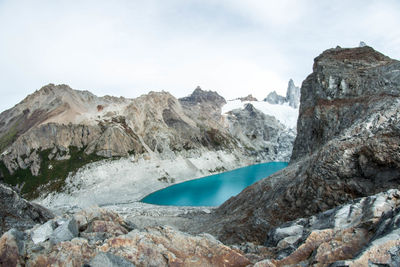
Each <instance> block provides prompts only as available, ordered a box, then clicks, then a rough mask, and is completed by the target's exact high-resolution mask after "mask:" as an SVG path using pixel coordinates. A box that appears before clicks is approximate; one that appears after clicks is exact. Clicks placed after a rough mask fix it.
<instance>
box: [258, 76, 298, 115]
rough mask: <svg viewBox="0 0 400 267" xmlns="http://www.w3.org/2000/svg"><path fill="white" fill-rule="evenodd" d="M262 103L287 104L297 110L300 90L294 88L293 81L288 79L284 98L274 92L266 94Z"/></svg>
mask: <svg viewBox="0 0 400 267" xmlns="http://www.w3.org/2000/svg"><path fill="white" fill-rule="evenodd" d="M264 101H265V102H268V103H270V104H279V105H282V104H284V103H288V104H289V106H291V107H292V108H298V107H299V104H300V88H299V87H297V86H295V85H294V82H293V80H292V79H290V80H289V82H288V88H287V90H286V97H284V96H281V95H278V93H277V92H276V91H273V92H271V93H269V94H268V96H267V97H266V98H265V99H264Z"/></svg>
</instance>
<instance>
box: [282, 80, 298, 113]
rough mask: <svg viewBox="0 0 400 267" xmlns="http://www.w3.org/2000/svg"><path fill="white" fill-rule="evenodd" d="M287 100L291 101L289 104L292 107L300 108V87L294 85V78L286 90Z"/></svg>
mask: <svg viewBox="0 0 400 267" xmlns="http://www.w3.org/2000/svg"><path fill="white" fill-rule="evenodd" d="M285 100H286V102H288V103H289V106H291V107H292V108H298V107H299V104H300V87H297V86H295V85H294V82H293V80H292V79H290V80H289V83H288V88H287V91H286V99H285Z"/></svg>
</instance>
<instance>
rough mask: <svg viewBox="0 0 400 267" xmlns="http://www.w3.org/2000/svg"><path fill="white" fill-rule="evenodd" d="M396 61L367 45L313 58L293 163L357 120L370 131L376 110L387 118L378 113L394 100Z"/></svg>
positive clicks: (303, 92) (303, 94) (398, 79)
mask: <svg viewBox="0 0 400 267" xmlns="http://www.w3.org/2000/svg"><path fill="white" fill-rule="evenodd" d="M399 64H400V63H399V62H398V61H396V60H392V59H390V58H389V57H386V56H384V55H382V54H381V53H379V52H376V51H375V50H373V49H372V48H371V47H367V46H365V47H360V48H356V49H330V50H328V51H325V52H324V53H323V54H322V55H320V56H319V57H317V58H316V59H315V60H314V66H313V73H312V74H311V75H309V76H308V77H307V78H306V80H305V81H304V82H303V85H302V88H301V106H300V112H299V119H298V124H297V131H298V136H297V138H296V143H295V146H294V149H293V155H292V161H295V160H297V159H299V158H302V157H304V156H306V155H310V154H311V153H313V152H314V151H316V150H318V149H319V148H320V147H321V146H323V145H324V144H325V143H326V142H327V141H329V140H331V139H333V138H335V137H339V136H340V135H344V134H345V133H344V131H346V130H348V128H350V127H352V126H354V125H355V124H356V123H357V124H359V125H360V127H362V126H363V128H367V129H365V131H364V134H369V129H368V128H371V129H372V127H373V126H374V125H371V126H372V127H369V126H370V125H368V123H369V121H368V120H373V119H376V117H375V115H376V113H378V114H382V115H383V116H385V115H386V113H387V112H385V113H383V112H379V111H380V110H382V109H390V108H392V106H393V105H394V104H395V103H397V101H398V96H399V94H400V90H399V86H400V75H399V73H398V69H399ZM388 115H390V114H388ZM371 123H374V122H373V121H371ZM378 123H379V122H378ZM375 124H376V123H375ZM359 131H360V132H361V131H362V129H360V130H359ZM348 134H351V133H348ZM354 134H355V133H354Z"/></svg>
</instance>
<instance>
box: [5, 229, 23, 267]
mask: <svg viewBox="0 0 400 267" xmlns="http://www.w3.org/2000/svg"><path fill="white" fill-rule="evenodd" d="M24 239H25V237H24V233H22V232H20V231H18V230H16V229H10V230H9V231H7V232H6V233H4V234H3V236H2V237H1V238H0V266H21V265H23V258H24V257H23V255H24V250H25V242H24Z"/></svg>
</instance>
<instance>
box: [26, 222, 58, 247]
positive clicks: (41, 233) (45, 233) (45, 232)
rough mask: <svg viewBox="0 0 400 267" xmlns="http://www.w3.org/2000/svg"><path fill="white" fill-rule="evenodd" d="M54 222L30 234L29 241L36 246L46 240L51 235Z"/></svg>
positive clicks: (41, 226)
mask: <svg viewBox="0 0 400 267" xmlns="http://www.w3.org/2000/svg"><path fill="white" fill-rule="evenodd" d="M53 230H54V222H53V221H48V222H46V223H45V224H43V225H40V226H39V227H38V228H36V229H34V230H33V231H32V232H31V239H32V241H33V243H35V244H38V243H41V242H44V241H46V240H48V239H49V238H50V236H51V234H52V233H53Z"/></svg>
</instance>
